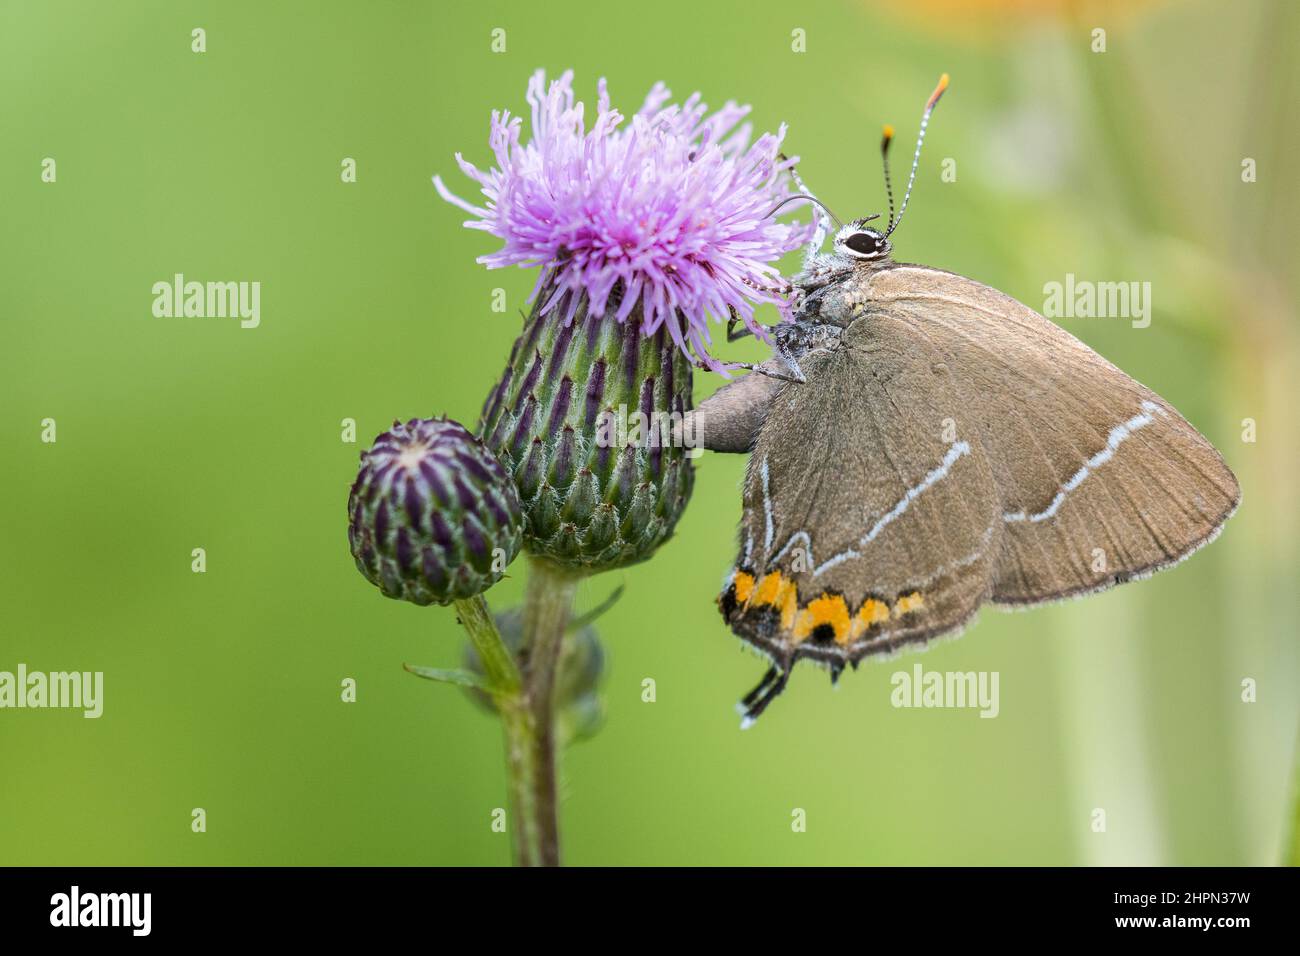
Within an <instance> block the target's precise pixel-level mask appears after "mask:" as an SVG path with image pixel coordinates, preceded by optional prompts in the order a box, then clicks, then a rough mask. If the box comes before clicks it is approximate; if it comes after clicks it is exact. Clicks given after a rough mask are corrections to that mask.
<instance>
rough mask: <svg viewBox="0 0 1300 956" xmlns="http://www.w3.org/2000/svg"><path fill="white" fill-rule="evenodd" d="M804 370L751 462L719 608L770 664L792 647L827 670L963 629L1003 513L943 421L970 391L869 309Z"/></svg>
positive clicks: (980, 595) (960, 409)
mask: <svg viewBox="0 0 1300 956" xmlns="http://www.w3.org/2000/svg"><path fill="white" fill-rule="evenodd" d="M803 366H804V372H805V374H806V375H807V379H808V380H807V381H806V382H805V383H801V384H795V383H787V384H783V385H782V386H781V388H780V390H779V391H778V392H777V393H776V395H775V397H774V400H773V401H772V403H771V406H770V408H769V411H768V414H767V417H766V419H765V420H764V423H763V426H762V428H761V430H760V432H759V436H758V440H757V442H756V443H755V446H754V450H753V453H752V455H751V456H750V461H749V468H748V472H747V475H746V479H745V490H744V517H743V521H742V527H741V555H740V558H739V559H738V562H737V566H736V568H735V569H734V571H733V573H732V575H731V578H730V580H729V581H728V583H727V585H726V588H725V590H724V592H723V594H722V597H721V599H720V603H721V606H722V610H723V613H724V615H725V616H726V617H727V619H728V621H729V623H730V624H731V627H732V628H733V630H735V631H736V633H737V634H739V635H740V636H741V637H742V638H744V639H745V640H747V641H749V642H750V643H751V644H754V645H755V646H756V647H758V648H759V649H760V650H762V651H763V652H764V653H766V654H767V655H768V656H769V657H771V658H772V659H773V661H774V663H775V664H777V665H778V668H779V670H780V671H781V672H783V673H788V671H789V667H790V665H791V664H792V663H793V662H794V660H796V659H798V658H801V657H808V658H812V659H815V660H820V661H823V662H825V663H828V664H829V665H830V666H831V667H832V669H833V671H836V672H837V671H838V669H840V668H842V667H843V665H844V664H845V663H853V662H856V661H857V660H859V659H860V658H861V657H863V656H865V655H867V654H871V653H878V652H884V651H888V650H891V649H894V648H897V647H898V646H899V645H901V644H903V643H906V642H909V641H921V640H925V639H927V638H929V637H931V636H934V635H936V634H940V633H943V632H945V631H950V630H953V629H955V628H958V627H960V626H961V625H962V624H964V623H965V622H966V621H967V620H968V619H969V618H970V617H971V615H973V614H974V612H975V610H976V609H977V608H978V607H979V605H980V603H981V602H982V601H984V600H985V599H986V598H987V597H988V594H989V589H990V587H991V580H992V568H993V558H994V555H995V553H996V548H997V545H998V543H999V542H998V535H999V534H1000V533H1001V529H1002V522H1001V519H1000V512H999V503H998V500H997V494H996V490H995V487H994V481H993V476H992V472H991V470H990V468H989V464H988V462H987V460H986V458H985V456H984V453H983V450H982V448H981V446H980V443H979V442H978V440H976V439H975V438H974V436H970V437H967V436H964V435H962V434H961V433H960V431H959V430H958V429H957V428H956V422H959V421H960V420H961V419H962V417H963V414H964V408H965V407H966V406H967V404H968V402H969V396H966V395H963V394H962V392H961V389H960V388H959V383H958V380H957V378H956V376H955V375H954V374H953V371H952V369H951V367H950V365H949V364H948V363H947V362H946V361H945V358H944V355H943V354H942V353H941V352H940V351H939V350H936V349H935V348H934V347H933V346H932V345H931V343H930V342H929V341H928V340H927V339H926V338H925V337H923V336H919V335H917V334H916V332H915V330H914V329H911V328H910V327H909V326H908V325H907V324H906V323H905V322H904V321H902V320H901V319H900V318H898V317H895V316H891V315H889V314H887V313H886V314H880V315H875V316H873V317H871V319H870V321H866V320H865V319H864V320H861V321H859V322H857V323H855V324H854V326H853V327H852V328H851V329H849V330H848V331H846V332H845V333H844V336H843V338H842V340H841V342H840V344H839V347H838V348H835V349H832V350H831V351H828V352H817V353H813V354H811V355H809V356H808V357H806V358H805V359H804V360H803Z"/></svg>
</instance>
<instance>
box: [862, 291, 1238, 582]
mask: <svg viewBox="0 0 1300 956" xmlns="http://www.w3.org/2000/svg"><path fill="white" fill-rule="evenodd" d="M866 296H867V298H868V300H869V302H870V305H869V306H868V308H869V309H882V310H885V311H887V312H888V313H889V314H890V315H891V316H897V317H900V318H902V319H903V320H904V321H905V322H907V323H909V324H911V325H912V326H914V328H915V329H916V331H917V334H920V335H923V336H925V337H926V338H927V339H929V340H931V341H939V342H942V343H944V345H943V348H944V351H945V352H946V353H947V355H948V356H949V359H948V361H949V363H950V365H951V367H952V368H953V370H954V372H955V374H956V375H957V377H958V379H959V380H960V381H961V383H962V385H963V388H964V390H965V391H966V392H967V393H968V394H969V396H970V398H971V402H970V404H969V405H967V406H966V407H965V408H964V409H962V410H961V412H960V414H959V415H958V417H957V425H958V432H960V433H962V434H969V435H974V436H978V438H979V440H980V442H981V444H982V445H983V446H984V449H985V452H986V454H987V457H988V460H989V464H990V466H991V467H992V469H993V473H994V477H995V480H996V483H997V487H998V491H999V497H1000V500H1001V515H1000V522H1001V524H1002V535H1001V538H1002V544H1001V547H1000V550H999V555H998V564H997V574H996V578H995V581H994V587H993V591H992V599H993V600H994V601H996V602H999V603H1005V604H1033V603H1038V602H1041V601H1048V600H1054V599H1057V598H1062V597H1068V596H1072V595H1077V594H1085V593H1089V592H1091V591H1095V590H1100V589H1102V588H1106V587H1110V586H1112V585H1114V584H1117V583H1120V582H1123V581H1127V580H1130V579H1132V578H1135V577H1141V576H1144V575H1147V574H1150V573H1152V572H1154V571H1157V570H1160V569H1161V568H1164V567H1168V566H1169V565H1171V564H1174V563H1176V562H1178V561H1179V560H1181V559H1182V558H1184V557H1186V556H1187V555H1188V554H1190V553H1191V552H1193V551H1195V550H1196V549H1197V548H1199V547H1200V546H1201V545H1203V544H1205V543H1206V542H1207V541H1209V540H1211V539H1212V538H1213V537H1214V536H1215V535H1216V534H1217V533H1218V531H1219V529H1220V528H1221V527H1222V526H1223V523H1224V522H1225V521H1227V519H1228V518H1229V517H1230V516H1231V514H1232V513H1233V511H1234V510H1235V509H1236V507H1237V504H1238V502H1239V501H1240V497H1241V492H1240V488H1239V487H1238V485H1237V480H1236V478H1235V477H1234V476H1233V474H1232V472H1231V471H1230V470H1229V469H1228V466H1227V465H1226V464H1225V463H1224V461H1223V458H1222V457H1221V456H1220V455H1219V453H1218V452H1217V451H1216V450H1215V449H1214V447H1213V446H1212V445H1211V444H1210V443H1209V442H1208V441H1206V440H1205V438H1203V437H1202V436H1201V435H1200V434H1199V433H1198V432H1197V431H1196V429H1195V428H1193V427H1192V426H1191V425H1190V424H1189V423H1188V422H1187V421H1186V419H1184V418H1183V417H1182V416H1181V415H1180V414H1179V413H1178V412H1177V411H1176V410H1175V409H1174V408H1173V407H1172V406H1171V405H1170V404H1169V403H1168V402H1166V401H1165V400H1164V399H1162V398H1161V397H1160V396H1159V395H1157V394H1156V393H1155V392H1153V391H1151V390H1150V389H1149V388H1146V387H1145V386H1143V385H1141V384H1140V383H1138V382H1136V381H1134V380H1133V379H1132V378H1130V377H1129V376H1127V375H1125V374H1124V373H1123V372H1121V371H1120V370H1119V369H1117V368H1116V367H1115V366H1113V365H1111V364H1110V363H1109V362H1107V361H1106V360H1105V359H1103V358H1102V357H1101V356H1099V355H1098V354H1097V353H1096V352H1094V351H1092V350H1091V349H1090V348H1088V347H1087V346H1086V345H1084V344H1083V343H1082V342H1080V341H1079V340H1078V339H1076V338H1074V336H1072V335H1070V334H1069V333H1068V332H1066V331H1065V330H1064V329H1061V328H1060V327H1059V326H1057V325H1055V324H1053V323H1052V322H1049V321H1048V320H1047V319H1045V318H1043V317H1042V316H1041V315H1039V314H1038V313H1037V312H1035V311H1033V310H1032V309H1030V308H1028V307H1026V306H1024V305H1022V304H1021V303H1019V302H1017V301H1015V300H1014V299H1012V298H1010V297H1009V296H1007V295H1004V294H1003V293H1001V292H998V291H997V290H995V289H990V288H988V287H987V286H984V285H981V284H980V283H978V282H974V281H972V280H970V279H965V278H963V277H961V276H957V275H953V274H951V273H947V272H942V271H940V270H936V269H930V268H927V267H924V266H896V267H894V268H892V269H885V270H881V271H879V272H877V273H875V274H873V275H872V276H871V278H870V280H869V282H868V285H867V288H866Z"/></svg>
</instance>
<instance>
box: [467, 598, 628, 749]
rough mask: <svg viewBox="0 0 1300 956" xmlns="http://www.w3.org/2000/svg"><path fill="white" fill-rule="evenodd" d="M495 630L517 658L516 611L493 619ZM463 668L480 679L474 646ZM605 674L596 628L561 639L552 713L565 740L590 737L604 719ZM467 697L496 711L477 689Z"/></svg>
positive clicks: (519, 631)
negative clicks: (603, 692) (601, 690)
mask: <svg viewBox="0 0 1300 956" xmlns="http://www.w3.org/2000/svg"><path fill="white" fill-rule="evenodd" d="M496 624H497V630H498V631H499V632H500V634H501V640H502V641H503V642H504V643H505V645H506V647H507V648H508V649H509V650H510V653H511V654H514V655H518V653H519V648H520V647H522V646H523V643H524V619H523V613H522V612H521V611H520V609H518V608H511V609H510V610H507V611H502V612H501V613H500V614H498V615H497V616H496ZM465 667H466V669H467V670H469V671H472V672H473V673H475V674H479V675H480V676H481V675H482V674H483V665H482V664H481V663H480V662H479V657H478V654H477V653H475V651H474V648H473V647H467V648H466V649H465ZM604 673H605V652H604V650H603V649H602V648H601V646H600V638H599V636H598V635H597V633H596V629H595V628H594V627H592V626H591V625H590V624H588V625H586V626H584V627H580V628H577V629H576V630H575V631H574V632H573V633H572V634H568V635H566V636H565V638H564V646H563V650H562V651H561V653H560V660H559V664H558V665H557V666H556V674H555V698H554V700H555V714H556V718H557V720H558V722H559V725H560V730H561V733H562V736H563V737H564V739H565V740H567V741H572V740H581V739H584V738H587V737H591V736H593V735H594V734H595V733H596V731H598V730H599V729H600V727H601V725H602V724H603V723H604V719H605V702H604V700H603V698H602V697H601V694H600V682H601V680H602V678H603V677H604ZM468 693H469V695H470V696H471V697H473V698H474V700H475V701H477V702H478V703H479V704H480V705H481V706H482V707H484V708H486V709H487V710H490V711H495V710H496V704H495V703H493V701H492V698H491V697H490V696H489V695H488V694H487V693H485V692H484V691H482V690H479V689H477V688H475V689H472V690H469V691H468Z"/></svg>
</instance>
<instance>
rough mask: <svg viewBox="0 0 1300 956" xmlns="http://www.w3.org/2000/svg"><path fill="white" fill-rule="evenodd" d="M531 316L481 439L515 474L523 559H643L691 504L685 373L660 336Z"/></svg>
mask: <svg viewBox="0 0 1300 956" xmlns="http://www.w3.org/2000/svg"><path fill="white" fill-rule="evenodd" d="M580 312H581V315H580V316H579V317H576V318H574V320H573V321H572V322H565V320H564V319H563V318H562V317H561V316H558V315H555V314H550V315H542V314H541V313H540V310H534V312H533V315H532V316H531V317H530V318H529V320H528V323H527V325H526V326H525V328H524V332H523V334H522V335H521V336H520V338H519V340H518V341H517V342H516V343H515V347H514V350H513V351H512V353H511V358H510V364H509V365H508V366H507V367H506V370H505V374H504V375H503V376H502V378H501V381H500V382H499V383H498V384H497V386H496V388H495V389H494V390H493V391H492V393H491V394H490V395H489V396H488V400H487V403H486V405H485V406H484V409H483V418H482V421H481V423H480V425H479V433H480V434H481V435H482V436H483V437H484V440H485V442H486V443H487V446H488V447H489V448H491V449H492V450H493V451H494V452H495V453H496V454H497V456H498V457H499V458H500V460H501V462H502V464H503V465H505V467H506V468H507V469H508V470H509V471H510V473H511V474H512V475H513V476H514V479H515V483H516V485H517V486H518V489H519V494H520V498H521V500H522V502H523V507H524V513H525V514H526V515H527V517H528V539H527V546H528V550H529V551H530V553H532V554H535V555H539V556H542V557H545V558H548V559H549V560H551V561H553V562H555V563H557V564H560V565H564V566H567V567H581V568H586V569H589V570H603V569H607V568H615V567H620V566H622V565H627V564H632V563H634V562H636V561H641V560H643V559H645V558H648V557H649V556H650V555H651V554H653V553H654V551H655V549H656V548H658V547H659V545H660V544H662V543H663V542H664V540H666V539H667V538H668V536H669V535H670V534H672V530H673V526H674V525H675V524H676V523H677V519H678V518H679V517H680V516H681V514H682V511H683V510H684V509H685V507H686V502H687V501H688V499H689V498H690V494H691V486H692V484H693V481H694V476H693V473H692V469H691V460H690V457H689V451H690V450H689V449H688V448H685V447H683V446H682V444H681V443H680V442H676V443H675V442H674V441H673V440H672V435H673V423H678V424H680V423H681V421H682V420H683V417H684V415H685V413H686V412H687V411H688V410H689V409H690V408H691V365H690V362H689V361H688V360H687V358H686V356H685V355H684V354H683V352H682V351H681V349H679V348H678V347H677V346H676V345H675V344H674V343H673V341H672V340H671V339H670V338H669V337H668V335H667V334H666V333H665V332H664V330H663V329H662V328H661V329H660V330H659V331H658V332H656V333H654V334H653V335H649V336H647V335H644V334H643V333H642V331H641V329H640V327H639V325H640V323H639V321H637V320H638V319H639V316H637V315H633V316H630V317H629V319H628V321H627V322H624V323H617V322H610V321H608V320H607V319H605V318H602V317H600V316H594V315H591V314H589V313H586V312H582V310H580Z"/></svg>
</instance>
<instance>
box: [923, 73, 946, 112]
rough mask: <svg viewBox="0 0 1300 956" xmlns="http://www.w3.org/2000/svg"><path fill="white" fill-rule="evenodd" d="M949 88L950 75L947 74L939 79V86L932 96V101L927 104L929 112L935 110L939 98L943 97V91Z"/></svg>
mask: <svg viewBox="0 0 1300 956" xmlns="http://www.w3.org/2000/svg"><path fill="white" fill-rule="evenodd" d="M947 88H948V74H947V73H945V74H944V75H943V76H941V77H939V85H938V86H936V87H935V88H934V92H933V93H931V94H930V101H929V102H928V103H926V104H925V108H926V109H928V110H929V109H934V104H935V103H938V102H939V97H941V96H943V91H944V90H946V89H947Z"/></svg>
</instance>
